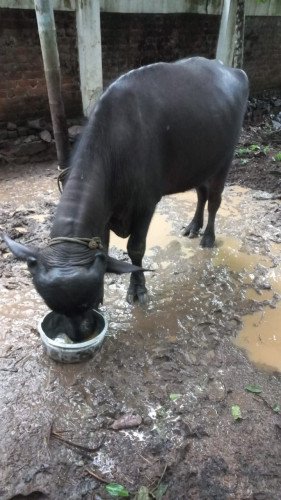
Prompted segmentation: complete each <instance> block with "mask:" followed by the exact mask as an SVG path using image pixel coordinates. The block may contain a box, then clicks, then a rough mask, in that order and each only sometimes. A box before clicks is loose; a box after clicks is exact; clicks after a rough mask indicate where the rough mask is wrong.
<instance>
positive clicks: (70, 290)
mask: <svg viewBox="0 0 281 500" xmlns="http://www.w3.org/2000/svg"><path fill="white" fill-rule="evenodd" d="M3 238H4V240H5V242H6V244H7V246H8V247H9V249H10V250H11V252H12V253H13V254H14V256H15V257H17V258H18V259H21V260H25V261H26V262H27V266H28V269H29V271H30V273H31V276H32V281H33V283H34V286H35V288H36V290H37V292H38V293H39V294H40V295H41V297H42V299H43V300H44V301H45V303H46V304H47V306H48V307H49V308H50V309H52V310H53V311H55V312H57V313H59V314H63V315H66V316H68V317H72V318H74V317H76V318H78V317H82V316H83V315H84V314H85V313H86V311H88V310H89V309H91V308H94V309H97V308H98V306H99V304H100V303H102V302H103V284H104V275H105V273H106V272H110V273H116V274H122V273H130V272H136V271H140V270H142V268H140V267H137V266H134V265H132V264H128V263H126V262H123V261H119V260H117V259H114V258H113V257H110V256H108V255H107V253H106V252H105V251H104V250H92V249H89V248H87V247H84V246H83V245H80V244H79V243H73V244H72V243H67V242H65V243H60V244H59V245H54V246H47V247H45V248H43V249H40V250H39V249H37V248H32V247H30V246H27V245H23V244H21V243H18V242H16V241H14V240H12V239H11V238H9V237H8V236H6V235H4V236H3Z"/></svg>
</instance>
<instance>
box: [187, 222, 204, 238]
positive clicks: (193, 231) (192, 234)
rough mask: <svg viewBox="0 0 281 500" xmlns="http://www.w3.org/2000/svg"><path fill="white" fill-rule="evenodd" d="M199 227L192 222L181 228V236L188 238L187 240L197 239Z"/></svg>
mask: <svg viewBox="0 0 281 500" xmlns="http://www.w3.org/2000/svg"><path fill="white" fill-rule="evenodd" d="M200 229H201V226H200V227H199V226H198V225H197V224H193V223H192V222H191V223H190V224H189V225H188V226H186V227H184V228H183V231H182V235H183V236H188V237H189V238H197V237H198V235H199V231H200Z"/></svg>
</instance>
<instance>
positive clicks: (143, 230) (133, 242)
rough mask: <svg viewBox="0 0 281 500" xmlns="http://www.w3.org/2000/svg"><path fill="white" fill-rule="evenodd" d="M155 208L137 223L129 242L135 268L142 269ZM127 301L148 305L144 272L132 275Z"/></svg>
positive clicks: (129, 253) (128, 245)
mask: <svg viewBox="0 0 281 500" xmlns="http://www.w3.org/2000/svg"><path fill="white" fill-rule="evenodd" d="M154 208H155V207H154ZM154 208H153V210H152V211H151V212H149V213H148V214H147V215H146V216H143V215H142V217H141V220H140V221H138V222H137V223H135V225H134V229H133V231H132V233H131V236H130V238H129V240H128V244H127V250H128V255H129V257H130V259H131V261H132V264H134V265H135V266H139V267H142V259H143V256H144V254H145V248H146V236H147V232H148V228H149V224H150V221H151V218H152V215H153V212H154ZM127 301H128V302H129V304H133V302H135V301H139V303H140V304H146V303H147V302H148V301H149V297H148V293H147V288H146V286H145V277H144V273H143V271H136V272H134V273H131V276H130V285H129V288H128V292H127Z"/></svg>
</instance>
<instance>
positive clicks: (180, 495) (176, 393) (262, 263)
mask: <svg viewBox="0 0 281 500" xmlns="http://www.w3.org/2000/svg"><path fill="white" fill-rule="evenodd" d="M262 132H263V130H262V129H260V128H259V129H258V128H256V129H254V128H252V129H248V130H247V132H245V133H244V135H243V140H242V143H241V144H240V147H241V148H242V147H248V146H249V145H253V144H257V143H258V144H259V147H260V149H259V150H257V148H256V150H255V151H251V152H250V153H249V152H248V153H247V152H245V151H244V152H242V153H241V152H240V153H241V154H240V157H237V158H236V159H235V161H234V165H233V168H232V171H231V173H230V175H229V179H228V185H227V187H226V189H225V193H224V202H223V204H222V207H221V209H220V212H219V215H218V218H217V246H216V248H214V249H212V250H202V249H200V248H199V246H198V244H199V240H198V239H195V240H190V239H187V238H184V237H181V236H180V232H181V228H182V226H183V223H185V222H187V221H188V220H190V218H191V216H192V215H193V213H192V212H193V211H194V206H195V196H194V195H193V194H188V195H184V194H181V195H179V196H172V197H167V198H166V199H164V200H163V201H161V203H160V204H159V207H158V210H157V215H156V217H155V219H154V222H153V224H152V227H151V231H150V237H149V244H148V247H149V248H148V252H147V256H146V258H145V266H146V267H151V268H153V269H154V270H155V272H153V273H150V274H149V275H148V276H147V285H148V288H149V290H150V295H151V301H150V303H149V306H148V307H147V308H146V309H143V308H141V307H139V306H137V305H135V306H130V305H128V304H127V303H126V301H125V295H126V287H127V285H128V277H127V276H123V277H118V278H117V277H115V276H113V275H110V276H108V277H107V279H106V287H105V304H104V307H103V310H104V312H105V314H106V315H107V316H108V318H109V335H108V337H107V338H106V341H105V342H104V344H103V346H102V348H101V349H100V351H99V352H97V354H96V355H95V357H94V358H93V359H92V360H90V361H88V362H84V363H83V364H77V365H62V364H57V363H55V362H53V361H52V360H50V359H49V358H48V357H47V356H46V354H45V353H44V352H43V349H42V346H41V342H40V339H39V336H38V333H37V322H38V320H39V319H40V318H41V317H42V316H43V314H44V313H45V312H46V311H47V308H46V306H45V305H44V304H43V302H42V300H41V299H40V297H39V296H37V294H36V292H35V291H34V289H33V287H32V285H31V282H30V279H29V276H28V271H27V270H26V265H25V264H23V263H21V262H18V261H15V260H14V259H13V258H12V256H11V255H10V254H9V253H8V252H7V250H6V248H5V246H4V245H3V244H1V251H2V258H1V268H0V272H1V284H0V287H1V305H0V313H1V331H0V341H1V344H0V345H1V353H0V377H1V388H0V391H1V392H0V400H1V405H0V411H1V420H0V421H1V426H0V443H1V444H0V446H1V453H0V461H1V462H2V463H1V468H0V498H1V499H4V500H8V499H12V498H13V499H20V498H30V499H41V498H42V499H43V498H49V499H52V500H56V499H63V498H65V499H71V500H72V499H73V500H74V499H75V500H76V499H77V500H78V499H87V500H88V499H96V500H98V499H107V498H112V496H111V495H110V494H109V493H108V492H107V491H106V483H118V484H120V485H123V486H124V488H126V490H127V491H128V492H129V495H130V498H134V496H135V495H137V492H139V491H140V489H141V487H146V488H147V489H145V488H142V490H141V491H142V492H143V496H141V494H140V493H139V496H138V497H137V498H139V499H141V498H142V499H147V498H157V499H160V498H163V499H166V500H167V499H169V500H170V499H171V500H174V499H221V500H224V499H256V500H267V499H268V500H275V499H276V500H277V499H280V498H281V493H280V492H281V414H280V407H281V332H280V330H281V327H280V325H281V308H280V294H281V271H280V262H281V254H280V243H281V206H280V193H281V176H280V175H278V172H279V171H281V166H280V163H278V162H274V161H273V160H272V156H274V155H275V154H276V153H277V152H278V151H280V149H281V146H280V144H278V143H276V141H273V142H272V143H270V144H268V145H269V148H267V149H266V150H265V151H264V146H265V145H267V140H266V138H265V139H264V138H263V136H262ZM253 149H255V148H253ZM238 156H239V155H238ZM245 160H246V161H245ZM270 172H275V173H270ZM55 177H56V167H55V164H54V163H52V164H51V163H48V164H46V163H45V164H34V165H28V164H27V165H24V166H19V165H17V166H13V165H7V166H5V167H2V168H1V172H0V184H1V201H2V203H1V213H0V226H1V230H5V231H6V232H7V233H9V234H10V236H12V237H17V238H19V240H20V241H23V242H24V241H29V242H32V244H35V245H39V246H40V245H42V244H44V242H46V241H47V240H48V234H49V228H50V224H51V220H52V217H53V212H54V207H55V205H56V203H57V202H58V199H59V195H58V192H57V187H56V181H55ZM122 248H123V249H122ZM124 248H125V247H122V244H121V243H120V241H118V240H117V239H114V240H112V253H113V254H114V255H115V256H119V257H120V258H126V254H125V252H124ZM265 318H266V321H264V319H265ZM260 327H263V330H259V328H260ZM241 345H242V346H244V347H246V348H247V350H245V349H242V348H241V347H240V346H241ZM249 357H250V359H252V360H253V361H250V359H249ZM247 385H254V386H255V387H256V386H259V387H260V390H261V391H262V392H260V393H259V394H257V393H252V392H248V391H247V390H245V387H246V386H247ZM256 389H257V387H256ZM234 405H238V406H239V407H240V411H241V417H242V418H240V419H237V420H235V419H234V417H233V415H232V407H233V406H234ZM121 417H126V419H125V423H124V422H123V426H124V427H125V428H119V427H120V426H121V427H122V421H121V423H120V421H119V419H120V418H121ZM134 417H136V418H134ZM116 421H117V424H116ZM114 422H115V424H116V425H117V427H118V428H119V430H116V429H115V430H114V429H113V428H112V425H113V423H114ZM133 423H135V424H136V426H135V427H134V428H129V425H133ZM116 425H113V427H116ZM145 492H146V493H145ZM148 492H150V497H148Z"/></svg>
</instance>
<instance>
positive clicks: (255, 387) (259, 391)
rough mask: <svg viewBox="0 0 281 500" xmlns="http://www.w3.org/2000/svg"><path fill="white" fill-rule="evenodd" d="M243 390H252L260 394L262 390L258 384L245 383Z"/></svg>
mask: <svg viewBox="0 0 281 500" xmlns="http://www.w3.org/2000/svg"><path fill="white" fill-rule="evenodd" d="M245 390H246V391H248V392H253V393H254V394H260V393H261V392H262V388H261V387H260V386H259V385H254V384H249V385H246V387H245Z"/></svg>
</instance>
